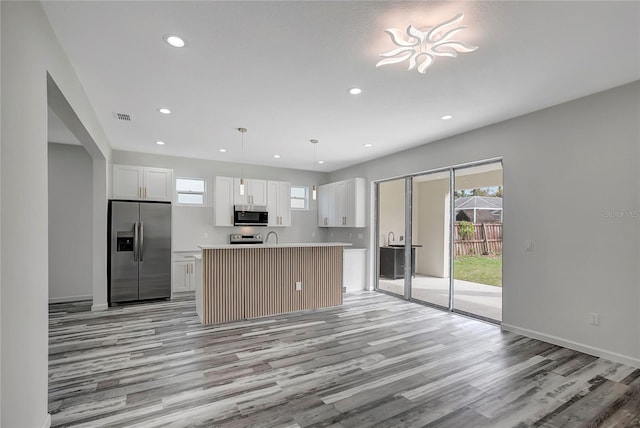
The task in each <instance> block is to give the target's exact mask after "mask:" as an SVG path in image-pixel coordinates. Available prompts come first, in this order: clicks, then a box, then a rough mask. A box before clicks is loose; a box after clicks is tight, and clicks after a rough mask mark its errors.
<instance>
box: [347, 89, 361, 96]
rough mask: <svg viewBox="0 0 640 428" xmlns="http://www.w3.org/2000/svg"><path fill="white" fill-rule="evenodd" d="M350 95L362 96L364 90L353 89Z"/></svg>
mask: <svg viewBox="0 0 640 428" xmlns="http://www.w3.org/2000/svg"><path fill="white" fill-rule="evenodd" d="M349 93H350V94H351V95H360V94H361V93H362V89H360V88H351V89H349Z"/></svg>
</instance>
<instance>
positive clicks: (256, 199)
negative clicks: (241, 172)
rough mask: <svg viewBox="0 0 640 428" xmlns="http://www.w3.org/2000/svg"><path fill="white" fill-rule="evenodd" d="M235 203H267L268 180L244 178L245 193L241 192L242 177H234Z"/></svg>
mask: <svg viewBox="0 0 640 428" xmlns="http://www.w3.org/2000/svg"><path fill="white" fill-rule="evenodd" d="M233 180H234V184H233V189H234V196H233V203H234V204H235V205H263V206H266V205H267V180H256V179H248V178H245V179H244V195H241V194H240V178H234V179H233Z"/></svg>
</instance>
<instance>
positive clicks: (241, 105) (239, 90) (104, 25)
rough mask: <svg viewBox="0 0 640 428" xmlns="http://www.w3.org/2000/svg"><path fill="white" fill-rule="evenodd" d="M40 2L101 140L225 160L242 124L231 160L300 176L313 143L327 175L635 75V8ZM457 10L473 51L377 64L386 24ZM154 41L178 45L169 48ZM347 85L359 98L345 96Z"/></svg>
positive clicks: (639, 71) (639, 58)
mask: <svg viewBox="0 0 640 428" xmlns="http://www.w3.org/2000/svg"><path fill="white" fill-rule="evenodd" d="M44 7H45V10H46V13H47V15H48V16H49V20H50V22H51V25H52V26H53V29H54V31H55V33H56V34H57V36H58V38H59V40H60V42H61V44H62V46H63V47H64V49H65V50H66V52H67V55H68V57H69V59H70V61H71V63H72V65H73V66H74V68H75V70H76V72H77V74H78V77H79V79H80V81H81V83H82V85H83V86H84V88H85V91H86V92H87V95H88V96H89V99H90V100H91V102H92V104H93V106H94V108H95V110H96V112H97V115H98V118H99V119H100V121H101V123H102V126H103V128H104V131H105V133H106V135H107V137H108V138H109V141H110V143H111V146H112V147H113V148H114V149H121V150H131V151H137V152H148V153H162V154H169V155H176V156H186V157H195V158H205V159H217V160H228V161H239V160H240V159H241V153H240V151H241V150H240V146H241V144H240V137H241V136H240V133H239V132H238V131H236V128H238V127H245V128H248V132H247V134H246V135H245V154H244V160H245V162H247V163H254V164H261V165H271V166H282V167H291V168H299V169H312V168H314V165H313V162H312V159H313V147H312V145H311V144H310V143H309V140H310V139H312V138H314V139H318V140H320V143H319V144H318V145H317V159H322V160H325V161H326V163H325V164H323V165H316V169H317V170H319V171H321V170H322V171H333V170H337V169H340V168H343V167H346V166H349V165H353V164H356V163H360V162H363V161H366V160H369V159H372V158H376V157H380V156H383V155H386V154H389V153H392V152H396V151H399V150H404V149H407V148H410V147H414V146H417V145H421V144H424V143H427V142H432V141H436V140H439V139H442V138H444V137H447V136H451V135H454V134H458V133H461V132H465V131H468V130H471V129H475V128H478V127H481V126H485V125H488V124H491V123H495V122H499V121H502V120H504V119H507V118H511V117H515V116H519V115H522V114H525V113H528V112H531V111H535V110H538V109H541V108H544V107H548V106H551V105H554V104H558V103H561V102H564V101H568V100H571V99H575V98H579V97H581V96H584V95H587V94H590V93H595V92H598V91H601V90H604V89H608V88H611V87H615V86H618V85H621V84H624V83H628V82H631V81H634V80H638V79H639V78H640V34H639V30H638V29H639V27H640V2H637V1H631V2H613V1H598V2H578V1H567V2H549V1H540V2H535V1H531V2H524V1H517V2H516V1H512V2H507V1H496V2H487V1H483V2H480V1H477V2H434V1H429V2H397V1H393V2H378V1H376V2H373V1H297V2H288V1H256V2H248V1H209V2H202V1H199V2H189V1H179V2H168V1H163V2H151V1H139V2H138V1H132V2H128V1H122V2H99V1H95V2H94V1H87V2H74V1H46V2H44ZM460 12H463V13H464V14H465V18H464V21H463V24H464V25H466V26H467V29H465V30H463V31H462V32H460V33H458V34H456V36H455V38H456V39H457V40H460V41H463V42H465V43H467V44H470V45H476V46H479V49H478V50H477V51H475V52H470V53H461V54H460V55H459V56H458V58H457V59H452V58H441V57H438V58H436V60H435V62H434V64H433V66H432V67H431V68H429V69H428V70H427V73H426V74H425V75H423V74H419V73H417V72H416V71H415V70H414V71H407V70H406V69H407V63H406V62H405V63H401V64H395V65H387V66H383V67H380V68H376V67H375V64H376V62H377V61H378V60H379V59H380V57H379V56H378V54H380V53H383V52H387V51H389V50H391V49H392V48H394V47H395V45H393V44H392V43H391V40H390V38H389V36H388V35H387V34H386V33H384V30H385V29H387V28H390V27H391V28H400V29H402V30H404V29H405V28H406V27H407V26H408V25H409V24H413V25H414V26H416V27H427V26H433V25H436V24H439V23H441V22H442V21H444V20H446V19H449V18H451V17H453V16H455V15H456V14H458V13H460ZM166 34H177V35H180V36H181V37H183V38H184V39H185V40H186V42H187V46H186V47H185V48H182V49H176V48H172V47H170V46H169V45H167V44H166V43H164V41H163V35H166ZM354 86H357V87H360V88H362V90H363V93H362V94H361V95H358V96H353V95H349V94H348V93H347V90H348V88H350V87H354ZM160 107H168V108H170V109H171V110H172V112H173V114H171V115H169V116H166V115H162V114H160V113H158V111H157V109H158V108H160ZM113 112H121V113H127V114H130V115H131V117H132V121H131V122H123V121H118V120H115V119H114V118H113ZM444 114H452V115H453V119H452V120H449V121H443V120H441V119H440V117H441V116H442V115H444ZM156 140H163V141H165V142H166V145H164V146H158V145H156V144H155V141H156ZM365 143H371V144H373V145H374V147H372V148H364V147H363V144H365ZM220 148H226V149H227V150H228V151H227V153H224V154H222V153H220V152H219V151H218V149H220ZM274 154H280V155H281V158H280V159H274V158H273V155H274Z"/></svg>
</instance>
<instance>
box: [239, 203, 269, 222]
mask: <svg viewBox="0 0 640 428" xmlns="http://www.w3.org/2000/svg"><path fill="white" fill-rule="evenodd" d="M268 224H269V213H268V212H267V207H265V206H261V205H234V206H233V225H234V226H267V225H268Z"/></svg>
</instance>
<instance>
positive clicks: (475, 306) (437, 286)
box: [378, 275, 502, 321]
mask: <svg viewBox="0 0 640 428" xmlns="http://www.w3.org/2000/svg"><path fill="white" fill-rule="evenodd" d="M378 287H379V288H380V289H381V290H385V291H388V292H391V293H394V294H400V295H403V294H404V279H396V280H390V279H385V278H380V280H379V282H378ZM453 290H454V293H453V296H454V303H453V307H454V308H455V309H457V310H460V311H464V312H469V313H472V314H475V315H479V316H481V317H484V318H490V319H492V320H496V321H502V287H497V286H493V285H485V284H478V283H475V282H469V281H463V280H459V279H455V280H454V282H453ZM411 296H412V297H413V298H414V299H417V300H420V301H423V302H427V303H433V304H436V305H440V306H444V307H448V306H449V278H436V277H433V276H424V275H416V276H415V277H414V278H413V281H412V287H411Z"/></svg>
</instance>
